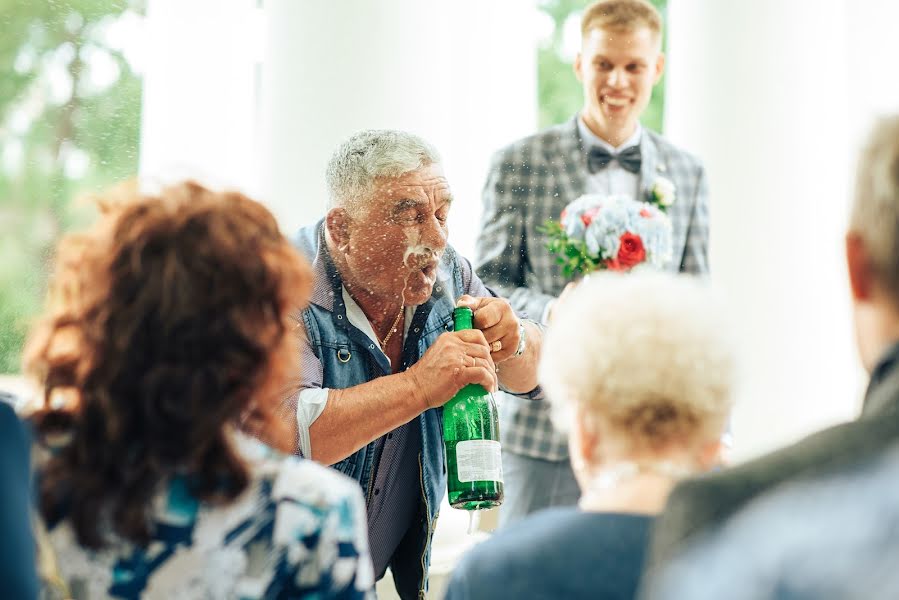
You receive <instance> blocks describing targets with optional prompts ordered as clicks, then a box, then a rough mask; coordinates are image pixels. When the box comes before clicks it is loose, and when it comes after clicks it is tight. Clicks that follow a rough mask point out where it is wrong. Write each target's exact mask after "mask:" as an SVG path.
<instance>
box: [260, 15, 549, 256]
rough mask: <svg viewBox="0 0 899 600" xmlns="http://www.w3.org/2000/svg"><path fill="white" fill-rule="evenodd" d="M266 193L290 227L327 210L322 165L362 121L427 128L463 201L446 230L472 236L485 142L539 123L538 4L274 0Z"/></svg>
mask: <svg viewBox="0 0 899 600" xmlns="http://www.w3.org/2000/svg"><path fill="white" fill-rule="evenodd" d="M266 15H267V16H266V19H267V35H266V43H265V60H264V72H263V77H262V81H263V85H262V89H263V95H262V110H261V117H262V146H261V151H260V159H261V167H260V170H261V174H262V178H261V182H262V188H261V191H262V196H263V198H264V199H265V200H266V201H267V202H268V203H269V204H270V205H271V207H272V208H273V209H274V211H275V212H276V214H277V215H278V217H279V219H280V220H281V222H282V224H283V226H284V227H285V229H287V230H288V231H291V230H293V229H295V228H296V227H298V226H300V225H303V224H306V223H309V222H312V221H314V220H315V219H317V218H319V217H320V216H322V215H323V213H324V208H325V203H326V200H327V193H326V189H325V184H324V170H325V166H326V164H327V161H328V158H329V157H330V155H331V153H332V152H333V151H334V149H335V148H336V147H337V144H338V143H340V142H341V141H342V140H343V139H345V138H346V137H348V136H349V135H351V134H352V133H354V132H356V131H358V130H360V129H368V128H397V129H405V130H409V131H412V132H415V133H418V134H419V135H422V136H423V137H425V138H426V139H428V140H429V141H431V142H432V143H433V144H435V146H436V147H437V148H438V150H439V151H440V152H441V154H442V155H443V159H444V166H445V168H446V170H447V174H448V176H449V178H450V184H451V186H452V187H453V189H454V195H455V197H456V203H455V205H454V207H453V211H452V212H451V217H450V231H451V233H450V240H451V242H452V243H453V245H455V246H456V247H457V248H459V249H460V250H461V251H462V252H463V253H464V254H470V253H471V249H472V248H473V245H474V236H475V233H476V227H477V220H478V215H479V214H480V188H481V185H482V183H483V178H484V176H485V175H486V170H487V163H488V159H489V156H490V153H491V152H493V151H494V150H496V149H498V148H499V147H500V146H501V145H503V144H506V143H508V142H510V141H512V140H513V139H514V138H516V137H518V136H521V135H525V134H527V133H529V132H531V131H532V130H533V129H534V127H535V125H536V64H535V63H536V61H535V56H536V49H535V48H536V46H535V40H534V35H532V34H531V33H530V32H532V31H533V30H534V26H533V24H534V19H535V18H536V11H535V7H534V5H533V3H530V2H521V1H520V0H493V1H491V2H479V1H477V0H460V1H457V2H438V1H436V0H381V1H379V2H371V1H370V0H341V1H340V2H334V1H325V0H315V1H305V2H295V1H293V0H267V2H266Z"/></svg>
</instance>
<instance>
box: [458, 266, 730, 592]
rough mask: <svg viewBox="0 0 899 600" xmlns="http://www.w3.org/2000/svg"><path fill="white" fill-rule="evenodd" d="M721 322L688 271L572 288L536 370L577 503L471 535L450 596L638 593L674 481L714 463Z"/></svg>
mask: <svg viewBox="0 0 899 600" xmlns="http://www.w3.org/2000/svg"><path fill="white" fill-rule="evenodd" d="M725 331H726V328H725V327H723V321H722V318H721V314H720V313H719V312H718V304H717V302H716V301H715V298H714V296H713V294H712V292H711V290H710V289H709V288H707V287H705V286H704V285H703V284H701V283H699V282H698V281H696V280H693V279H691V278H686V277H676V276H673V275H670V274H661V273H652V272H642V273H633V274H629V275H621V274H613V273H605V274H601V275H596V276H593V275H591V277H590V279H589V280H588V281H586V282H585V283H583V284H581V285H580V286H579V287H578V288H576V289H575V290H574V292H573V294H572V295H571V296H570V297H567V298H566V299H564V300H563V301H562V302H561V303H560V304H559V307H558V312H557V314H556V317H555V318H554V320H553V323H552V324H551V325H550V327H549V330H548V332H547V334H546V339H545V341H544V347H543V356H542V358H541V362H540V381H541V383H542V384H543V387H544V389H545V390H546V392H547V394H548V395H549V397H550V398H551V399H552V400H551V406H552V415H553V420H554V422H555V423H556V424H557V425H558V426H559V427H560V429H561V430H563V431H568V432H569V438H568V439H569V449H570V456H571V464H572V468H573V470H574V472H575V475H576V476H577V479H578V484H579V485H580V487H581V490H582V494H581V499H580V502H579V504H578V506H577V507H564V508H563V507H558V508H550V509H545V510H543V511H539V512H537V513H535V514H534V515H531V516H529V517H528V518H526V519H523V520H522V521H520V522H517V523H515V524H513V525H510V526H508V527H507V528H505V529H501V530H500V531H499V532H498V533H497V534H495V535H494V536H493V538H491V539H490V540H488V541H486V542H484V543H482V544H481V545H479V546H476V547H475V548H474V549H473V550H472V551H471V552H470V553H469V554H468V555H466V556H465V557H463V559H462V561H461V562H460V564H459V565H458V566H457V568H456V570H455V571H454V573H453V577H452V580H451V581H450V583H449V586H448V589H447V595H446V597H447V599H448V600H461V599H475V598H483V599H487V598H566V599H570V598H604V599H610V598H621V599H625V598H632V597H633V596H634V593H635V591H636V588H637V582H638V581H639V577H640V572H641V569H642V566H643V557H644V551H645V549H646V546H647V543H648V540H649V531H650V528H651V526H652V524H653V520H654V516H655V515H656V514H657V513H658V512H660V511H661V510H662V507H663V506H664V504H665V500H666V498H667V496H668V492H669V491H670V490H671V488H672V487H673V486H674V485H675V483H676V482H677V481H678V480H679V479H681V478H683V477H687V476H690V475H693V474H696V473H701V472H703V471H706V470H708V469H710V468H711V467H713V466H714V465H716V464H717V463H718V460H719V453H720V451H721V442H720V438H721V434H722V432H723V430H724V428H725V426H726V423H727V419H728V415H729V413H730V407H731V388H732V385H733V382H732V380H733V373H734V358H733V354H732V349H731V345H730V340H729V338H728V336H727V335H726V334H725Z"/></svg>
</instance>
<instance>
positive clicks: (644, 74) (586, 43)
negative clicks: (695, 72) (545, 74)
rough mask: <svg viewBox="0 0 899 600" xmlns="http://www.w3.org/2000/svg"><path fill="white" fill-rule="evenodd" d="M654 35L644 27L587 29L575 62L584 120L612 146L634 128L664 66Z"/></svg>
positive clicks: (627, 135) (617, 143) (622, 140)
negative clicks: (582, 91) (582, 92)
mask: <svg viewBox="0 0 899 600" xmlns="http://www.w3.org/2000/svg"><path fill="white" fill-rule="evenodd" d="M660 46H661V43H660V40H659V36H658V34H656V33H654V32H653V31H651V30H650V29H649V28H648V27H637V28H635V29H626V30H618V29H616V30H610V29H602V28H594V29H590V30H589V31H587V33H586V34H585V35H584V37H583V39H582V42H581V51H580V53H578V56H577V58H576V59H575V63H574V70H575V74H576V75H577V78H578V80H579V81H580V82H581V84H582V85H583V88H584V108H583V111H582V113H581V114H582V117H583V119H584V122H585V123H586V124H587V126H588V127H589V128H590V129H591V130H592V131H593V132H594V133H596V134H597V135H598V136H599V137H601V138H602V139H604V140H606V141H607V142H609V143H610V144H612V145H614V146H618V145H620V144H621V143H623V142H624V141H625V140H626V139H627V138H628V137H629V136H630V135H632V134H633V133H634V131H635V129H636V127H637V122H638V120H639V118H640V115H641V114H643V111H644V110H645V109H646V106H647V105H648V104H649V100H650V98H651V97H652V88H653V86H654V85H655V84H656V83H657V82H658V81H659V78H660V77H661V76H662V71H663V69H664V65H665V58H664V55H663V54H662V53H661V50H660Z"/></svg>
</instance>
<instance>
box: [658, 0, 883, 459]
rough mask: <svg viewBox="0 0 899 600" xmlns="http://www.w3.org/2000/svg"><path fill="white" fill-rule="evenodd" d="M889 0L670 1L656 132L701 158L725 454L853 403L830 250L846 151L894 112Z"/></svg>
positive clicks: (842, 297)
mask: <svg viewBox="0 0 899 600" xmlns="http://www.w3.org/2000/svg"><path fill="white" fill-rule="evenodd" d="M897 10H899V5H896V3H893V2H890V1H888V0H862V1H857V0H854V1H852V2H849V1H844V0H753V2H745V1H742V0H716V1H715V2H711V1H706V0H671V1H670V3H669V11H668V31H669V48H668V67H669V70H668V78H667V85H668V89H667V90H666V91H667V96H666V115H665V127H666V133H667V135H668V136H669V137H670V138H671V139H672V140H674V141H675V142H676V143H679V144H682V145H683V146H685V147H687V148H688V149H691V150H692V151H694V152H695V153H696V154H698V155H699V156H701V157H702V158H703V160H704V161H705V164H706V167H707V169H708V174H709V181H710V187H711V199H712V224H711V227H712V233H711V236H712V240H711V260H712V269H713V278H714V280H715V281H716V282H717V283H719V284H720V285H721V286H722V287H723V288H725V290H726V291H728V292H729V294H730V297H731V299H732V308H733V312H734V319H735V321H736V322H737V324H738V328H739V332H740V340H741V350H742V351H743V358H744V360H745V365H746V369H745V373H744V381H743V386H742V393H741V397H740V404H739V406H738V408H737V411H736V414H735V420H734V429H735V436H736V441H737V446H736V455H737V457H738V458H739V457H746V456H749V455H752V454H756V453H758V452H761V451H764V450H767V449H770V448H772V447H774V446H777V445H780V444H783V443H785V442H788V441H790V440H792V439H795V438H797V437H799V436H801V435H802V434H804V433H806V432H808V431H810V430H814V429H818V428H820V427H822V426H824V425H827V424H830V423H832V422H834V421H838V420H844V419H848V418H852V417H853V416H854V415H855V414H856V413H857V410H858V406H859V401H860V395H861V392H862V390H863V386H864V383H865V380H866V378H865V377H864V374H863V373H862V372H861V369H860V366H859V363H858V360H857V357H856V354H855V347H854V345H853V344H854V342H853V338H852V331H851V326H850V308H849V297H848V288H847V284H846V276H845V268H844V261H843V255H842V236H843V231H844V227H845V223H846V216H847V212H848V206H849V204H848V202H849V194H850V187H851V181H852V172H853V169H852V167H853V165H854V156H855V153H856V148H857V144H858V142H859V140H860V137H861V135H862V134H863V128H864V127H866V126H867V124H868V123H869V122H870V118H871V116H872V114H873V112H875V110H882V109H887V108H889V109H892V110H893V111H896V110H899V93H897V92H899V82H897V78H896V77H895V76H894V75H893V73H894V72H895V66H894V64H892V63H893V62H894V59H895V57H896V56H897V55H899V46H897V42H895V41H887V40H889V39H891V38H892V39H893V40H895V39H896V36H894V35H892V31H891V28H892V27H894V26H895V23H897V22H899V21H897V17H899V15H897Z"/></svg>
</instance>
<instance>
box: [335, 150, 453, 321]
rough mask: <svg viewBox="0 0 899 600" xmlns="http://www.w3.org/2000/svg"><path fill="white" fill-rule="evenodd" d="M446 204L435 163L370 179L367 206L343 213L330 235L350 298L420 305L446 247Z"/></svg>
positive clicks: (449, 200) (441, 177) (447, 190)
mask: <svg viewBox="0 0 899 600" xmlns="http://www.w3.org/2000/svg"><path fill="white" fill-rule="evenodd" d="M451 203H452V195H451V193H450V188H449V184H448V183H447V181H446V177H445V176H444V174H443V169H442V168H441V167H440V165H437V164H432V165H427V166H425V167H422V168H420V169H418V170H416V171H412V172H409V173H406V174H404V175H401V176H399V177H383V178H378V179H376V180H375V186H374V191H373V193H372V198H371V201H370V202H368V203H367V205H366V206H365V207H364V208H361V209H360V210H359V213H358V214H354V215H352V216H350V215H348V214H345V220H343V221H342V222H343V223H344V225H343V226H342V227H340V229H342V231H341V232H340V233H339V234H338V236H335V239H337V238H338V237H339V238H340V239H339V241H338V249H339V250H340V251H341V253H342V256H343V262H344V263H345V266H346V269H347V270H348V272H347V273H341V275H342V276H343V278H344V281H345V282H346V283H347V284H349V285H350V286H352V287H353V288H354V290H355V291H354V293H360V291H361V290H365V292H367V293H368V294H370V295H371V296H374V297H375V298H376V299H377V300H379V301H380V302H385V303H391V302H393V301H395V300H396V301H398V300H399V299H400V298H401V297H402V303H403V304H404V305H406V306H414V305H418V304H423V303H424V302H426V301H427V300H428V298H430V297H431V291H432V289H433V287H434V283H435V282H436V281H437V264H438V262H439V259H440V256H441V255H442V254H443V251H444V249H445V248H446V239H447V233H448V231H447V225H446V220H447V216H448V213H449V208H450V204H451ZM343 210H344V209H334V211H343ZM334 211H332V213H333V212H334ZM344 213H345V211H344ZM335 225H336V224H335ZM331 227H332V224H331V218H330V215H329V228H331ZM332 235H333V232H332Z"/></svg>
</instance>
